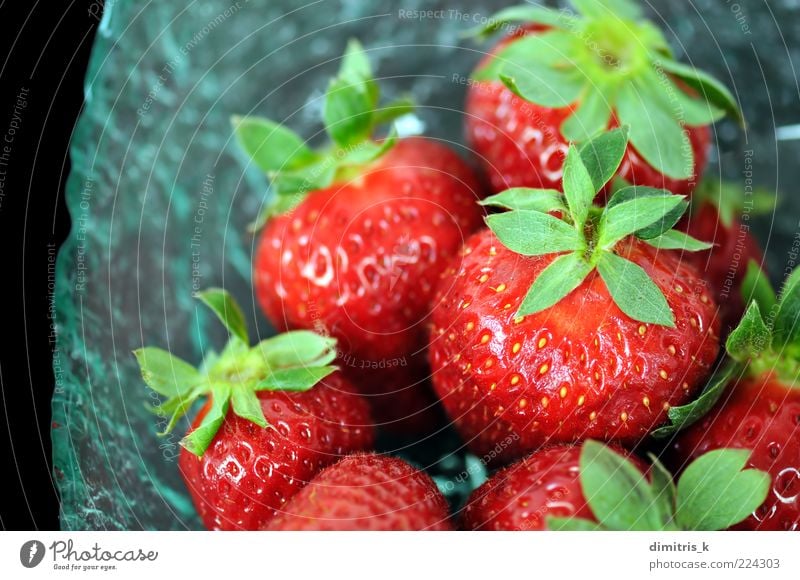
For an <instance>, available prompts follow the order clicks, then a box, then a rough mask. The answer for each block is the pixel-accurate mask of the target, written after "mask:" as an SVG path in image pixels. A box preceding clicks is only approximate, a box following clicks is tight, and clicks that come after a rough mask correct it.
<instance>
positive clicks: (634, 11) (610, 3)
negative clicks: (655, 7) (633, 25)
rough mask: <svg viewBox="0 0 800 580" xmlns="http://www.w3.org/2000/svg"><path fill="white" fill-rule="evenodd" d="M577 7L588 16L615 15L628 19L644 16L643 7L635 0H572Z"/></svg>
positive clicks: (596, 17)
mask: <svg viewBox="0 0 800 580" xmlns="http://www.w3.org/2000/svg"><path fill="white" fill-rule="evenodd" d="M570 1H571V2H572V5H573V6H575V8H576V9H577V10H578V12H580V13H581V14H583V15H584V16H586V17H587V18H591V19H593V20H595V19H602V18H609V17H615V18H619V19H626V20H639V19H641V18H642V9H641V8H640V7H639V5H638V4H636V2H634V1H633V0H570Z"/></svg>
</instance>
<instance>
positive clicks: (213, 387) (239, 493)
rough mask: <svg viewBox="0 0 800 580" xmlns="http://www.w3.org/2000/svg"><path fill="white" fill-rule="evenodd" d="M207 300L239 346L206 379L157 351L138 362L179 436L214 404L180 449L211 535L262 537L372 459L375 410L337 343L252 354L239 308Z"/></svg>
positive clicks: (294, 344) (213, 363)
mask: <svg viewBox="0 0 800 580" xmlns="http://www.w3.org/2000/svg"><path fill="white" fill-rule="evenodd" d="M198 296H199V298H200V299H201V300H202V301H203V302H204V303H205V304H207V305H208V306H209V307H210V308H211V309H212V310H213V311H214V312H215V313H216V314H217V316H218V317H219V318H220V320H222V321H223V323H224V324H225V326H226V327H227V328H228V331H229V333H230V340H229V342H228V344H227V346H226V347H225V349H224V350H223V351H222V353H221V354H220V355H219V356H216V355H209V356H208V357H207V358H206V360H205V361H204V363H203V365H202V367H201V368H200V369H196V368H194V367H193V366H191V365H190V364H189V363H187V362H185V361H183V360H181V359H179V358H177V357H174V356H172V355H171V354H170V353H168V352H166V351H164V350H161V349H159V348H154V347H145V348H142V349H139V350H137V351H136V352H135V355H136V357H137V359H138V361H139V364H140V366H141V369H142V377H143V378H144V380H145V382H146V383H147V384H148V385H149V386H150V387H151V388H152V389H153V390H154V391H156V392H157V393H159V394H161V395H163V396H165V397H168V399H167V401H166V402H164V403H163V404H162V405H160V406H159V407H156V408H155V411H156V412H157V413H158V414H159V415H161V416H166V414H171V417H170V418H169V423H168V424H167V428H166V430H165V431H166V432H169V431H170V430H172V428H173V427H174V426H175V425H176V423H177V422H178V420H179V419H180V418H181V417H182V416H183V415H185V414H186V413H187V412H188V411H189V409H190V408H191V407H192V405H193V403H194V402H195V401H197V400H199V399H201V398H202V397H204V396H207V397H208V400H207V402H206V404H205V405H204V406H203V408H202V409H201V410H200V412H199V413H198V414H197V416H196V417H195V419H194V421H193V422H192V425H191V427H190V428H189V431H188V433H187V434H186V436H185V437H184V438H183V440H182V441H181V445H182V446H183V447H182V449H181V453H180V458H179V467H180V471H181V475H182V476H183V479H184V481H185V483H186V487H187V488H188V490H189V493H190V494H191V496H192V500H193V501H194V504H195V507H196V508H197V511H198V513H199V514H200V518H201V519H202V521H203V524H204V525H205V527H206V528H207V529H209V530H240V529H243V530H253V529H258V528H259V527H261V526H263V525H264V524H265V523H266V522H268V521H269V520H270V518H272V517H273V515H274V514H275V512H276V510H278V509H280V508H281V507H282V506H283V505H284V503H285V502H286V501H287V500H288V499H289V498H290V497H291V496H292V495H293V494H295V493H296V492H297V491H298V490H299V489H300V488H302V487H303V486H304V485H305V484H306V483H307V482H308V481H309V480H310V479H311V478H312V477H313V476H314V475H315V474H316V473H317V472H318V471H319V470H320V469H322V468H323V467H325V466H326V465H329V464H331V463H333V462H334V461H336V460H337V459H338V458H339V457H340V456H342V455H345V454H348V453H352V452H354V451H361V450H366V449H370V448H371V447H372V443H373V439H374V435H373V429H372V427H371V419H370V415H369V409H368V405H367V403H366V401H364V400H363V399H362V398H361V397H360V396H359V395H357V394H356V393H355V392H354V388H353V387H352V386H351V385H350V383H349V382H348V381H347V380H345V379H344V377H343V376H342V374H341V373H339V372H336V367H333V366H330V363H331V361H332V360H333V358H334V356H335V351H334V347H335V341H334V340H333V339H330V338H326V337H322V336H319V335H316V334H314V333H312V332H308V331H295V332H289V333H286V334H282V335H278V336H275V337H272V338H269V339H266V340H264V341H262V342H260V343H259V344H258V345H256V346H255V347H252V348H251V347H250V346H248V337H247V328H246V325H245V322H244V317H243V315H242V311H241V309H240V308H239V306H238V305H237V304H236V303H235V302H234V301H233V299H232V298H231V296H230V295H229V294H228V293H227V292H225V291H224V290H213V289H212V290H207V291H205V292H203V293H200V294H199V295H198Z"/></svg>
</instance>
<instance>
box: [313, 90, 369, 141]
mask: <svg viewBox="0 0 800 580" xmlns="http://www.w3.org/2000/svg"><path fill="white" fill-rule="evenodd" d="M372 110H373V103H372V102H371V98H370V95H369V94H368V93H367V91H366V90H365V86H364V84H363V82H359V83H358V84H351V82H350V81H348V80H346V79H343V78H341V77H339V78H336V79H333V80H332V81H331V84H330V86H329V87H328V93H327V94H326V95H325V106H324V107H323V111H322V115H323V118H324V120H325V129H326V130H327V131H328V134H329V135H330V136H331V138H332V139H333V140H334V142H336V143H337V144H338V145H340V146H342V147H348V146H351V145H355V144H356V143H359V142H360V141H364V140H365V139H367V138H369V136H370V133H371V131H372Z"/></svg>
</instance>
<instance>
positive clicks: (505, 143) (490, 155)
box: [464, 27, 711, 195]
mask: <svg viewBox="0 0 800 580" xmlns="http://www.w3.org/2000/svg"><path fill="white" fill-rule="evenodd" d="M539 30H543V28H541V27H538V28H537V27H533V28H530V27H529V28H528V30H527V31H526V33H527V34H535V33H536V32H537V31H539ZM520 37H521V34H516V35H513V36H511V37H506V38H505V39H503V40H501V41H500V42H499V43H498V45H497V46H496V47H495V48H494V49H493V50H492V54H494V53H496V52H497V51H498V50H499V49H500V48H502V47H505V46H507V45H508V44H510V43H512V42H514V41H515V40H517V39H518V38H520ZM490 58H491V56H490V57H489V58H485V59H484V60H483V61H482V62H481V63H480V64H479V66H478V69H480V68H482V67H483V66H485V65H486V64H487V63H488V62H489V60H490ZM576 106H577V103H576V104H574V105H572V106H568V107H562V108H557V109H554V108H550V107H544V106H540V105H536V104H534V103H530V102H528V101H525V100H524V99H522V98H520V97H517V96H516V95H514V93H512V92H511V91H510V90H508V89H507V88H506V87H505V85H503V84H502V83H501V82H499V81H491V82H488V81H477V82H471V83H470V84H469V87H468V89H467V97H466V104H465V108H464V110H465V118H466V127H465V132H466V140H467V143H468V144H469V146H470V147H471V148H472V149H473V150H474V151H475V153H476V156H477V158H478V159H479V160H480V163H481V165H482V166H483V170H484V173H485V174H486V176H487V177H488V181H489V184H490V188H491V190H492V191H493V192H495V193H497V192H500V191H503V190H505V189H508V188H510V187H539V188H549V189H558V190H561V167H562V165H563V163H564V158H565V156H566V153H567V141H566V139H564V137H563V136H562V135H561V131H560V127H561V124H562V123H563V122H564V120H565V119H566V118H567V117H568V116H569V115H570V114H571V113H572V111H573V110H574V109H575V108H576ZM616 124H617V123H616V121H612V123H611V125H610V126H615V125H616ZM687 130H688V137H689V141H690V143H691V145H692V151H693V152H694V162H695V165H694V176H693V177H690V178H689V179H672V178H669V177H666V176H665V175H663V174H662V173H660V172H659V171H657V170H655V169H654V168H653V167H652V166H651V165H650V164H649V163H648V162H647V161H645V160H644V159H643V158H642V156H641V155H640V154H639V153H638V152H637V151H636V148H635V147H633V145H629V146H628V150H627V152H626V153H625V157H624V158H623V160H622V164H621V165H620V169H619V170H618V172H617V174H618V175H619V176H620V177H623V178H624V179H625V180H627V181H628V182H629V183H633V184H635V185H643V186H649V187H658V188H663V189H667V190H669V191H671V192H673V193H676V194H680V195H689V194H691V193H692V191H694V189H695V187H696V185H697V176H699V175H702V173H703V170H704V169H705V167H706V164H707V163H708V146H709V143H710V141H711V131H710V129H709V127H707V126H702V127H687Z"/></svg>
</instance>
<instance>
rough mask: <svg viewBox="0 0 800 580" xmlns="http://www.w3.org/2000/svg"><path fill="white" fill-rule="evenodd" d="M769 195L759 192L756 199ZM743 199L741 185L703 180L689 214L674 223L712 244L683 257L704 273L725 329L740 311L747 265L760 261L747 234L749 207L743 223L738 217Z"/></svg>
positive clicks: (754, 240)
mask: <svg viewBox="0 0 800 580" xmlns="http://www.w3.org/2000/svg"><path fill="white" fill-rule="evenodd" d="M770 197H772V196H765V195H763V194H759V196H758V199H763V200H768V199H769V198H770ZM772 199H774V197H772ZM743 201H744V188H743V187H737V186H735V185H733V184H725V183H724V184H719V183H713V182H711V181H710V180H709V181H704V182H703V183H701V185H700V187H699V188H698V191H697V192H696V193H695V195H694V197H693V201H692V209H691V213H690V215H689V216H688V217H686V218H684V219H683V220H682V222H681V224H680V225H679V226H678V229H680V230H682V231H685V232H686V233H688V234H690V235H691V236H693V237H695V238H698V239H700V240H705V241H708V242H711V243H713V244H714V247H712V248H711V249H709V250H706V251H702V252H696V253H693V254H690V255H687V256H686V258H687V259H688V260H689V261H690V262H691V263H693V264H694V265H695V266H696V267H697V269H698V270H700V272H702V273H703V274H704V277H705V279H706V280H707V281H708V283H709V285H710V290H711V291H712V292H714V294H715V296H716V298H717V304H719V306H720V310H721V318H722V321H723V329H725V330H727V329H731V328H733V327H734V326H736V324H737V323H738V322H739V320H740V319H741V317H742V314H744V307H745V301H744V300H743V299H742V284H743V282H744V279H745V276H746V274H747V268H748V264H749V263H750V262H751V261H752V262H755V263H756V264H757V267H758V268H761V267H762V266H763V264H764V255H763V253H762V252H761V248H760V246H759V244H758V242H757V241H756V239H755V238H754V237H753V235H752V234H751V233H750V225H749V220H750V217H751V216H750V212H751V211H752V210H751V209H750V208H748V213H747V214H746V216H747V217H746V220H747V221H746V222H743V221H742V219H741V218H740V217H739V216H741V215H742V207H741V206H742V202H743ZM761 205H764V204H763V202H761V203H760V205H759V206H758V207H755V209H759V210H760V209H763V208H762V207H761ZM746 298H747V299H749V297H746Z"/></svg>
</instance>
